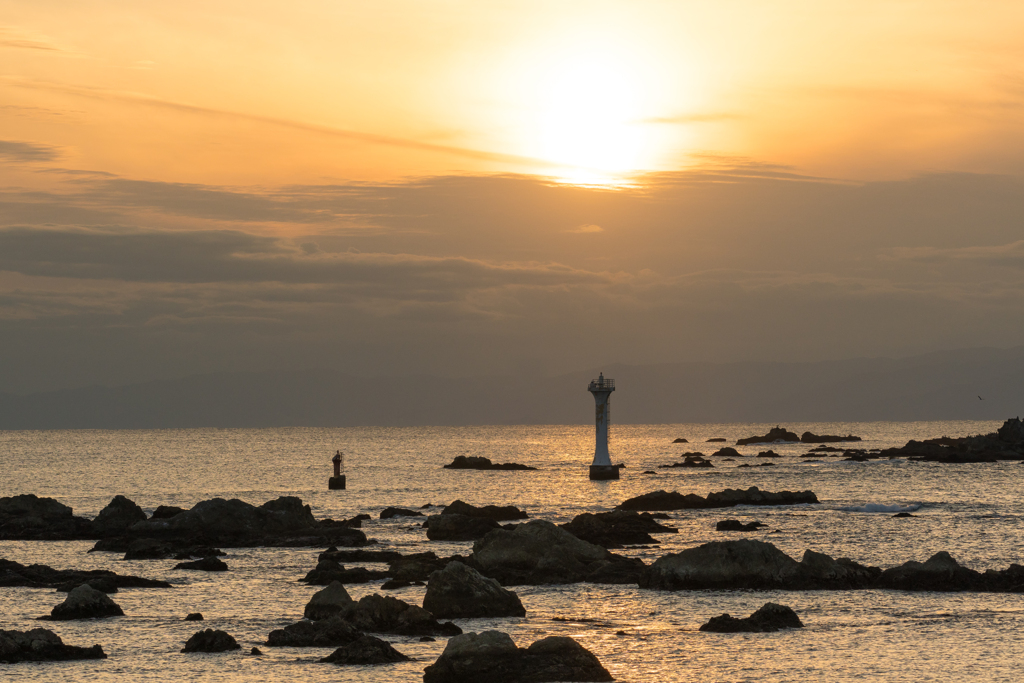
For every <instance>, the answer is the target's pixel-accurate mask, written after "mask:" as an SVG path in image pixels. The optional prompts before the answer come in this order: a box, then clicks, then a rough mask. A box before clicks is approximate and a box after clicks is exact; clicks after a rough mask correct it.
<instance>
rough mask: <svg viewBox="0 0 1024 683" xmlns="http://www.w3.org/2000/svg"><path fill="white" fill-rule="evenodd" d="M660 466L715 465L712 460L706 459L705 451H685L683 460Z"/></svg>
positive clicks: (662, 467)
mask: <svg viewBox="0 0 1024 683" xmlns="http://www.w3.org/2000/svg"><path fill="white" fill-rule="evenodd" d="M658 467H659V468H661V469H665V468H673V467H714V465H713V464H712V463H711V461H710V460H705V459H704V454H703V453H685V454H683V461H682V462H674V463H672V464H670V465H658Z"/></svg>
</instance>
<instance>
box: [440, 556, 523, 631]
mask: <svg viewBox="0 0 1024 683" xmlns="http://www.w3.org/2000/svg"><path fill="white" fill-rule="evenodd" d="M423 608H424V609H426V610H427V611H429V612H430V613H431V614H433V615H434V616H436V617H439V618H442V619H467V618H474V617H525V616H526V608H524V607H523V603H522V602H521V601H520V600H519V596H518V595H516V594H515V593H514V592H512V591H510V590H507V589H505V588H502V587H501V584H499V583H498V582H497V581H495V580H494V579H490V578H487V577H486V576H483V575H481V574H480V572H478V571H476V570H475V569H473V568H471V567H467V566H466V565H464V564H463V563H461V562H450V563H448V565H447V566H446V567H445V568H444V569H441V570H439V571H436V572H434V573H433V574H431V575H430V581H429V582H428V583H427V593H426V595H425V596H424V597H423Z"/></svg>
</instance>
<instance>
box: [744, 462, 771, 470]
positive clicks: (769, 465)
mask: <svg viewBox="0 0 1024 683" xmlns="http://www.w3.org/2000/svg"><path fill="white" fill-rule="evenodd" d="M740 467H775V463H773V462H759V463H757V464H756V465H751V464H750V463H744V464H742V465H736V468H737V469H739V468H740Z"/></svg>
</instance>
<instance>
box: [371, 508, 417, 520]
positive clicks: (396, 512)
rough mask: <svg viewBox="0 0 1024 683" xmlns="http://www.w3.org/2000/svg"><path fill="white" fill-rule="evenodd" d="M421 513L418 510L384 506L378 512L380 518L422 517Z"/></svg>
mask: <svg viewBox="0 0 1024 683" xmlns="http://www.w3.org/2000/svg"><path fill="white" fill-rule="evenodd" d="M422 516H423V513H422V512H420V511H419V510H406V509H405V508H394V507H388V508H384V509H383V510H381V512H380V518H381V519H391V518H392V517H422Z"/></svg>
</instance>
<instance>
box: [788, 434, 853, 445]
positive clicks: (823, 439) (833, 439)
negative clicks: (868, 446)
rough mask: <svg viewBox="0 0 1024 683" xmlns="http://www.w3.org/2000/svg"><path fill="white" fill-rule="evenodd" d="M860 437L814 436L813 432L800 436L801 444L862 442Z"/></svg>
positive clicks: (851, 435) (850, 435)
mask: <svg viewBox="0 0 1024 683" xmlns="http://www.w3.org/2000/svg"><path fill="white" fill-rule="evenodd" d="M860 440H861V438H860V437H859V436H854V435H853V434H849V435H847V436H833V435H831V434H822V435H821V436H819V435H817V434H814V433H813V432H804V433H803V434H801V435H800V443H838V442H840V441H860Z"/></svg>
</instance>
